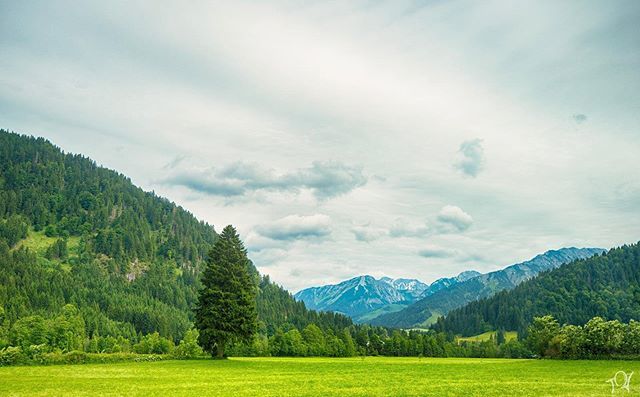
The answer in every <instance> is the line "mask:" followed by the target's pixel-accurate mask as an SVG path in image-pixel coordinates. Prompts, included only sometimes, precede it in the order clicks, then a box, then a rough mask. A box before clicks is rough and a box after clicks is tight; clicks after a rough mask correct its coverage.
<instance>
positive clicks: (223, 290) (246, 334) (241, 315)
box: [195, 225, 257, 358]
mask: <svg viewBox="0 0 640 397" xmlns="http://www.w3.org/2000/svg"><path fill="white" fill-rule="evenodd" d="M251 266H252V265H251V262H250V261H249V259H248V258H247V251H246V249H245V248H244V245H243V244H242V241H241V240H240V237H239V236H238V234H237V232H236V230H235V229H234V228H233V226H231V225H229V226H227V227H225V228H224V230H223V231H222V234H221V235H220V238H219V239H218V241H216V243H215V245H214V246H213V249H212V250H211V252H210V253H209V258H208V259H207V264H206V268H205V270H204V273H203V277H202V285H203V288H202V289H201V290H200V296H199V298H198V305H197V307H196V311H195V315H196V327H197V328H198V330H199V331H200V335H199V337H198V341H199V342H200V345H201V346H202V348H203V349H204V350H205V351H206V352H208V353H210V354H211V355H212V356H213V357H216V358H223V357H224V349H225V346H226V345H228V344H229V343H231V342H234V341H244V342H250V341H251V338H252V336H253V335H254V333H255V332H256V328H257V312H256V289H257V286H256V283H255V282H254V280H253V276H252V274H251V270H250V269H251Z"/></svg>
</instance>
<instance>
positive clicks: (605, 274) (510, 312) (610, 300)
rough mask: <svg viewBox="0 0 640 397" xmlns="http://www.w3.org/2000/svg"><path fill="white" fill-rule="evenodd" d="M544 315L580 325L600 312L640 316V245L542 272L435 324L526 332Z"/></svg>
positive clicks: (624, 318) (458, 330) (460, 330)
mask: <svg viewBox="0 0 640 397" xmlns="http://www.w3.org/2000/svg"><path fill="white" fill-rule="evenodd" d="M544 315H552V316H554V317H555V318H556V319H557V320H558V322H559V323H560V324H565V323H567V324H574V325H582V324H585V323H587V322H588V321H589V320H590V319H591V318H592V317H595V316H600V317H603V318H605V319H607V320H619V321H621V322H628V321H630V320H632V319H634V320H638V319H640V244H634V245H625V246H623V247H620V248H615V249H612V250H610V251H609V252H607V253H605V254H602V255H596V256H594V257H591V258H588V259H582V260H576V261H574V262H572V263H569V264H567V265H564V266H562V267H560V268H558V269H555V270H552V271H548V272H544V273H541V274H540V275H538V276H537V277H536V278H533V279H531V280H529V281H527V282H524V283H522V284H520V285H519V286H518V287H516V288H514V289H513V290H511V291H503V292H500V293H498V294H496V295H494V296H493V297H491V298H487V299H482V300H480V301H476V302H472V303H470V304H468V305H466V306H464V307H461V308H459V309H456V310H453V311H451V312H450V313H449V314H448V315H447V317H446V318H444V319H443V318H441V319H439V320H438V322H437V324H436V325H435V327H434V328H435V329H436V330H439V331H446V332H451V333H455V334H462V335H474V334H478V333H482V332H484V331H487V330H491V329H506V330H517V331H518V332H524V331H525V330H526V328H527V325H528V324H529V323H531V321H532V320H533V318H534V317H539V316H544Z"/></svg>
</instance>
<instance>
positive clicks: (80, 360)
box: [64, 350, 87, 364]
mask: <svg viewBox="0 0 640 397" xmlns="http://www.w3.org/2000/svg"><path fill="white" fill-rule="evenodd" d="M64 360H65V362H66V363H67V364H84V363H86V362H87V353H85V352H82V351H79V350H74V351H70V352H69V353H67V354H65V355H64Z"/></svg>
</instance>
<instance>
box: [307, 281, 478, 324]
mask: <svg viewBox="0 0 640 397" xmlns="http://www.w3.org/2000/svg"><path fill="white" fill-rule="evenodd" d="M479 275H480V273H478V272H476V271H473V270H471V271H465V272H462V273H460V275H458V276H456V277H450V278H442V279H439V280H436V281H435V282H433V283H432V284H431V285H429V284H425V283H423V282H422V281H420V280H416V279H407V278H398V279H392V278H390V277H382V278H380V279H376V278H375V277H373V276H369V275H364V276H358V277H354V278H351V279H349V280H345V281H343V282H340V283H338V284H333V285H325V286H319V287H311V288H307V289H304V290H302V291H300V292H298V293H297V294H295V295H294V297H295V298H296V299H297V300H299V301H302V302H304V303H305V305H306V306H307V307H308V308H309V309H313V310H321V311H333V312H338V313H343V314H346V315H348V316H350V317H352V318H353V319H354V320H355V321H357V322H362V321H367V320H370V319H372V318H374V317H376V316H377V315H380V314H383V313H388V312H393V311H397V310H400V309H402V308H403V307H406V306H408V305H410V304H411V303H412V302H415V301H417V300H418V299H421V298H423V297H425V296H429V295H432V294H433V293H435V292H437V291H439V290H441V289H443V288H448V287H450V286H451V285H454V284H456V283H459V282H464V281H466V280H469V279H470V278H473V277H476V276H479Z"/></svg>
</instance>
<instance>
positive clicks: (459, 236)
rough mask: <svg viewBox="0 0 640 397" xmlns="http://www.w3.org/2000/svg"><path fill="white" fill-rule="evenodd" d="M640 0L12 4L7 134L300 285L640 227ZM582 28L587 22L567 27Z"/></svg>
mask: <svg viewBox="0 0 640 397" xmlns="http://www.w3.org/2000/svg"><path fill="white" fill-rule="evenodd" d="M638 20H640V3H638V2H637V1H616V2H603V1H562V2H558V1H555V0H553V1H552V0H543V1H539V0H536V1H520V2H510V1H497V0H496V1H491V0H490V1H483V2H477V1H424V2H414V1H407V2H402V1H393V2H374V3H371V2H368V1H363V2H359V1H355V2H332V3H327V2H313V1H312V2H288V1H286V2H268V3H267V2H259V3H255V2H243V1H229V2H215V3H211V4H208V3H206V2H205V3H198V2H196V3H188V4H185V3H184V2H173V3H171V2H162V3H157V2H145V1H133V2H126V3H124V2H104V1H102V2H97V1H95V2H92V1H87V2H65V1H59V2H38V1H28V2H19V1H15V2H10V1H5V2H0V51H1V53H2V57H0V120H1V121H2V125H0V127H2V128H7V129H11V130H14V131H17V132H22V133H26V134H33V135H37V136H43V137H45V138H47V139H50V140H51V141H52V142H54V143H55V144H57V145H59V146H60V147H62V148H63V149H64V150H65V151H68V152H75V153H82V154H84V155H86V156H89V157H91V158H93V159H95V160H96V161H97V162H98V163H99V164H102V165H104V166H107V167H109V168H113V169H116V170H118V171H119V172H122V173H124V174H126V175H128V176H130V177H131V178H132V180H133V182H134V183H136V184H138V185H139V186H141V187H143V188H144V189H147V190H154V191H155V192H156V193H158V194H160V195H163V196H166V197H168V198H169V199H171V200H173V201H175V202H177V203H178V204H180V205H182V206H184V207H185V208H187V209H189V210H190V211H192V212H193V213H194V214H195V215H196V216H197V217H198V218H199V219H203V220H206V221H207V222H210V223H212V224H214V225H215V226H216V227H217V228H218V229H221V228H222V227H224V226H225V225H226V224H229V223H231V224H234V225H236V226H237V227H238V229H239V231H240V233H241V235H242V237H243V238H244V239H245V242H246V245H247V248H248V250H249V252H250V256H251V259H252V260H253V261H254V263H255V264H256V266H257V267H258V269H259V270H260V271H262V272H265V273H267V274H269V275H271V277H272V278H273V279H274V280H275V281H277V282H278V283H282V284H283V285H285V286H286V287H288V288H290V289H291V290H293V291H295V290H297V289H300V288H303V287H308V286H311V285H317V284H325V283H333V282H336V281H339V280H342V279H345V278H348V277H353V276H356V275H360V274H371V275H374V276H377V277H379V276H383V275H387V276H391V277H411V278H413V277H416V278H419V279H422V280H424V281H426V282H429V281H433V280H434V279H436V278H439V277H443V276H447V277H448V276H453V275H455V274H457V273H459V272H460V271H463V270H466V269H471V268H472V269H476V270H479V271H490V270H495V269H497V268H499V267H502V266H505V265H508V264H511V263H515V262H519V261H523V260H526V259H529V258H530V257H532V256H534V255H536V254H538V253H540V252H543V251H546V250H548V249H556V248H560V247H563V246H580V247H584V246H596V247H611V246H615V245H619V244H623V243H631V242H636V241H638V240H639V239H640V217H638V216H637V215H638V214H639V213H640V182H639V179H638V175H637V170H638V169H640V156H638V153H640V116H639V115H640V96H639V95H638V92H640V75H639V74H638V70H640V24H638ZM567 21H570V23H567Z"/></svg>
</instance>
